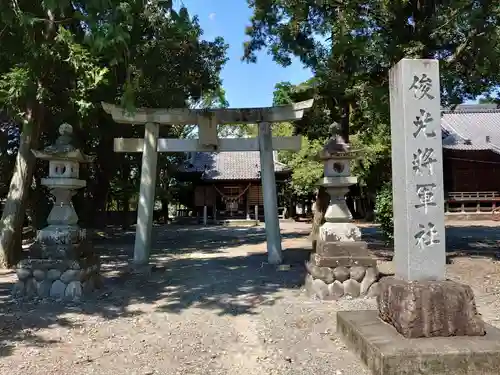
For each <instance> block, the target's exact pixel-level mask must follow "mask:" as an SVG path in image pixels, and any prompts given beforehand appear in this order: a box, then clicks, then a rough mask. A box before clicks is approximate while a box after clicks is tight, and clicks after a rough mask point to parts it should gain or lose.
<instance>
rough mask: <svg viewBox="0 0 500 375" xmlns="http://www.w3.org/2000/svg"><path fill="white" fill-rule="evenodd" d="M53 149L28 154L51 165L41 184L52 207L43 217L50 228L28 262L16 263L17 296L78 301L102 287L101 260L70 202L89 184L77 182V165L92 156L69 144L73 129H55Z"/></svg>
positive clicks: (41, 233)
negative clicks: (45, 216)
mask: <svg viewBox="0 0 500 375" xmlns="http://www.w3.org/2000/svg"><path fill="white" fill-rule="evenodd" d="M59 134H60V136H59V137H58V139H57V140H56V142H55V144H54V145H51V146H48V147H46V148H45V149H44V150H42V151H37V150H32V152H33V154H34V155H35V157H36V158H38V159H42V160H47V161H48V162H49V176H48V178H43V179H42V181H41V183H42V185H44V186H46V187H47V188H49V189H50V192H51V194H52V195H53V196H54V206H53V207H52V210H51V211H50V214H49V216H48V218H47V223H48V226H47V227H45V228H43V229H41V230H39V231H38V232H37V236H36V240H35V243H34V244H33V245H32V246H31V248H30V250H29V256H28V258H27V259H24V260H22V261H21V262H19V264H18V265H17V276H18V279H19V280H18V282H17V283H16V285H15V287H14V294H15V295H16V296H17V297H25V298H33V297H40V298H45V297H52V298H55V299H65V300H72V301H76V300H79V299H80V298H81V297H82V295H83V294H84V293H86V292H90V291H92V290H93V289H95V288H96V287H99V286H100V284H101V279H100V276H99V271H100V266H99V257H98V255H97V254H96V252H95V251H94V249H93V248H92V246H91V243H90V241H89V239H88V238H87V232H86V230H85V229H83V228H80V227H79V226H78V216H77V214H76V212H75V209H74V207H73V204H72V202H71V198H72V197H73V195H75V194H76V192H77V190H79V189H82V188H84V187H85V186H86V185H87V182H86V181H85V180H81V179H79V167H80V164H81V163H89V162H91V161H92V158H91V157H89V156H87V155H85V154H84V153H83V152H82V151H81V150H79V149H77V148H75V147H74V146H73V145H72V144H71V140H72V135H73V128H72V127H71V125H69V124H63V125H61V126H60V127H59Z"/></svg>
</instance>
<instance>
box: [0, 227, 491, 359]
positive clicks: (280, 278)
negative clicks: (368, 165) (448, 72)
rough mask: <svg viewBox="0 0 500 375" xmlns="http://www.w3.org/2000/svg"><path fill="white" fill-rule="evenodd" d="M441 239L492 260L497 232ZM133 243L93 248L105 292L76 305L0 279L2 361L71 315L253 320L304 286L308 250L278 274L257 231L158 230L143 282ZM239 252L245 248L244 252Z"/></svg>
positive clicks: (297, 235) (457, 250)
mask: <svg viewBox="0 0 500 375" xmlns="http://www.w3.org/2000/svg"><path fill="white" fill-rule="evenodd" d="M446 233H447V239H446V243H447V251H448V254H449V256H450V257H453V256H458V255H479V256H496V255H497V254H498V245H499V243H500V231H499V230H498V229H497V228H496V227H488V226H473V227H458V226H457V227H453V226H450V227H448V228H447V232H446ZM307 235H308V228H302V229H300V228H299V229H292V230H288V231H285V232H284V233H283V235H282V237H283V239H284V240H285V241H289V240H291V241H293V240H302V244H305V245H307V244H308V241H306V240H305V239H306V238H307ZM363 235H364V239H365V240H367V241H368V242H369V244H370V247H371V248H372V250H373V252H374V253H375V254H376V255H378V256H379V257H380V258H389V259H390V258H392V255H393V250H392V247H391V246H390V245H389V246H387V244H385V242H384V240H383V238H382V237H381V235H380V234H379V232H378V231H377V228H376V227H375V226H373V227H369V226H368V227H366V228H363ZM134 236H135V232H133V231H129V232H123V231H121V230H112V229H110V230H107V231H106V232H105V233H104V236H100V237H99V239H96V240H95V246H96V248H97V249H98V250H99V251H100V252H101V253H102V262H103V274H104V276H105V285H104V288H103V289H102V290H100V291H99V292H97V293H95V294H94V295H93V296H92V297H91V298H89V299H88V300H86V301H84V302H82V303H80V304H65V305H63V304H55V303H47V302H38V303H37V302H29V303H28V302H24V303H23V302H21V301H16V300H13V299H11V298H10V290H11V288H12V280H13V278H12V277H10V279H9V276H8V275H7V276H5V275H4V276H3V277H2V278H0V280H1V281H0V356H8V355H9V354H10V353H11V352H12V351H13V350H14V348H15V347H16V346H17V345H19V344H21V343H22V344H24V345H32V346H49V345H51V344H53V343H54V342H53V341H47V340H45V339H44V338H43V335H42V334H40V333H38V331H39V330H43V329H50V328H52V327H56V326H66V327H72V328H73V327H74V328H78V323H77V319H74V317H73V318H72V317H71V314H72V313H75V314H87V315H95V316H98V317H99V318H101V319H105V320H112V319H117V318H120V317H130V316H135V315H138V314H144V313H145V312H144V309H139V308H131V307H132V305H134V304H146V305H149V311H159V312H164V313H170V314H182V312H183V311H184V310H186V309H189V308H198V309H206V310H211V311H213V313H214V314H217V315H231V316H235V315H240V314H256V313H257V312H256V311H257V307H258V306H260V305H262V304H268V305H272V304H274V303H276V301H278V300H279V298H280V293H279V292H280V291H281V290H284V289H298V288H299V287H300V286H301V285H302V283H303V280H304V274H305V270H304V267H303V264H304V261H305V260H306V259H307V258H308V256H309V248H308V246H303V247H301V246H298V247H296V248H294V246H289V247H290V248H289V249H288V250H287V251H285V252H284V253H285V254H284V255H285V259H286V261H285V263H286V264H288V265H290V267H289V269H285V270H283V271H280V270H279V269H278V268H277V267H275V266H271V265H269V264H267V256H266V254H265V252H264V251H263V250H265V245H264V243H265V230H264V229H263V228H260V227H259V228H241V229H238V228H221V227H175V226H169V227H168V229H167V230H166V229H165V228H159V227H156V228H155V230H154V244H155V245H154V247H153V249H152V254H151V258H152V260H153V262H155V264H156V268H155V269H154V270H153V272H152V274H151V275H150V277H143V276H137V275H132V274H129V273H127V270H128V267H127V264H128V261H129V260H130V259H131V257H132V256H133V244H134ZM288 243H293V242H288ZM254 245H255V246H254ZM242 246H248V252H247V248H243V247H242ZM224 249H225V250H224ZM231 252H234V254H231ZM5 280H6V281H5ZM146 311H147V309H146Z"/></svg>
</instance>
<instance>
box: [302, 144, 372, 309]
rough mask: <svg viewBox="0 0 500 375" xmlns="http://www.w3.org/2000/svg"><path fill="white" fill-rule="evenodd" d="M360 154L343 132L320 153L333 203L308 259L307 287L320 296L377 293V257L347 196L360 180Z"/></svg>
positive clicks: (324, 179)
mask: <svg viewBox="0 0 500 375" xmlns="http://www.w3.org/2000/svg"><path fill="white" fill-rule="evenodd" d="M361 155H362V152H361V150H352V149H351V147H350V145H349V144H348V143H347V142H345V140H344V139H343V138H342V136H340V135H335V136H332V137H331V138H330V139H329V141H328V142H327V144H326V145H325V146H324V147H323V149H322V151H321V152H320V153H319V155H318V157H319V159H320V160H321V161H322V162H323V163H324V177H323V178H322V179H321V180H320V181H319V185H320V186H323V187H324V188H325V189H326V191H327V192H328V194H329V195H330V203H329V206H328V208H327V210H326V213H325V223H324V224H323V225H322V226H321V227H320V229H319V234H318V237H317V239H316V246H315V252H314V253H313V254H311V258H310V260H309V262H307V263H306V268H307V271H308V274H307V276H306V289H307V291H308V292H309V294H311V295H314V296H316V297H317V298H320V299H338V298H341V297H343V296H344V295H348V296H351V297H359V296H361V295H367V294H368V295H376V293H377V291H378V283H377V281H378V271H377V262H376V259H375V258H374V257H373V256H372V255H371V253H370V252H369V251H368V246H367V243H366V242H365V241H362V240H361V231H360V230H359V228H358V227H357V226H356V224H354V223H353V222H352V215H351V212H350V210H349V208H348V207H347V204H346V200H345V196H346V194H347V192H348V191H349V186H351V185H354V184H356V183H357V178H356V177H354V176H351V167H350V162H351V160H353V159H357V158H360V157H361Z"/></svg>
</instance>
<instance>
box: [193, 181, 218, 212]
mask: <svg viewBox="0 0 500 375" xmlns="http://www.w3.org/2000/svg"><path fill="white" fill-rule="evenodd" d="M214 203H215V189H214V187H213V186H196V188H195V190H194V205H195V206H196V207H203V206H213V205H214Z"/></svg>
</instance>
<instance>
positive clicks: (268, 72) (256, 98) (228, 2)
mask: <svg viewBox="0 0 500 375" xmlns="http://www.w3.org/2000/svg"><path fill="white" fill-rule="evenodd" d="M179 4H184V5H185V6H186V7H187V9H188V11H189V14H190V15H191V16H193V15H198V17H199V19H200V24H201V27H202V28H203V31H204V32H205V35H204V38H205V39H208V40H209V39H213V38H214V37H216V36H221V37H223V38H224V40H225V41H226V43H227V44H229V50H228V58H229V61H228V62H227V63H226V66H225V68H224V70H223V72H222V79H223V86H224V89H225V90H226V98H227V100H228V101H229V105H230V106H231V107H266V106H270V105H272V101H273V91H274V85H275V84H276V83H278V82H281V81H290V82H292V83H293V84H298V83H301V82H303V81H305V80H307V79H309V78H310V77H311V76H312V73H311V72H310V71H309V70H306V69H304V68H303V66H302V64H301V63H300V62H299V61H296V62H294V64H293V65H292V66H290V67H287V68H283V67H281V66H279V65H278V64H276V63H275V62H274V61H273V60H272V58H271V57H270V56H268V55H267V51H265V50H264V51H262V52H260V53H259V54H258V59H257V63H256V64H247V63H246V62H242V61H241V56H242V55H243V42H244V41H245V40H247V37H246V36H245V27H246V26H247V25H249V24H250V17H251V15H252V11H251V10H250V9H249V8H248V5H247V2H246V0H183V1H179Z"/></svg>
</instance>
